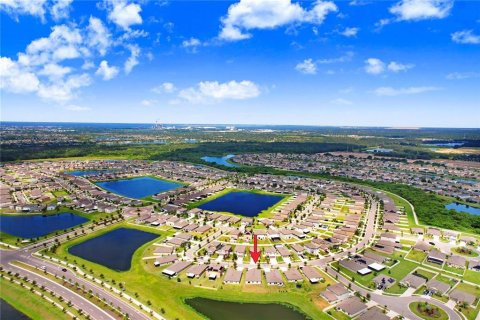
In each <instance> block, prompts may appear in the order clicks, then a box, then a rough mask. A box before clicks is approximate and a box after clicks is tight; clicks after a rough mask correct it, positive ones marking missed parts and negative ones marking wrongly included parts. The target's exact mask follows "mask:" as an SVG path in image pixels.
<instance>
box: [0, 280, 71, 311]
mask: <svg viewBox="0 0 480 320" xmlns="http://www.w3.org/2000/svg"><path fill="white" fill-rule="evenodd" d="M0 288H1V293H2V297H1V298H2V299H3V300H5V301H6V302H8V303H9V304H10V305H11V306H13V307H14V308H15V309H17V310H19V311H20V312H22V313H24V314H25V315H27V316H28V317H30V318H31V319H34V320H49V319H51V320H62V319H65V320H67V319H71V318H70V316H68V315H67V314H65V313H63V312H62V310H60V309H58V308H57V307H55V306H52V305H51V304H50V303H48V302H47V301H46V300H44V299H43V298H41V297H40V296H38V295H36V294H34V293H32V292H30V291H29V290H27V289H24V288H22V287H20V286H19V285H18V284H14V283H11V282H10V281H7V280H5V279H4V278H1V279H0ZM2 319H3V317H2Z"/></svg>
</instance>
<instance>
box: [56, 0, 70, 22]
mask: <svg viewBox="0 0 480 320" xmlns="http://www.w3.org/2000/svg"><path fill="white" fill-rule="evenodd" d="M72 2H73V0H55V1H53V6H52V7H51V8H50V14H51V15H52V17H53V19H54V20H60V19H64V18H68V15H69V13H70V5H71V4H72Z"/></svg>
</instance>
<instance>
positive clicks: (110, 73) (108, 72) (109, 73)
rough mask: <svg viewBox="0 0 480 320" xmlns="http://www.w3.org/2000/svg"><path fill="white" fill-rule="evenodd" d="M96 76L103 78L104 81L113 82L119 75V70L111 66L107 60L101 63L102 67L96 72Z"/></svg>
mask: <svg viewBox="0 0 480 320" xmlns="http://www.w3.org/2000/svg"><path fill="white" fill-rule="evenodd" d="M95 74H96V75H98V76H101V77H102V78H103V80H111V79H113V78H115V77H116V76H117V74H118V68H117V67H115V66H111V67H110V66H109V65H108V62H107V61H106V60H103V61H102V62H100V66H99V67H98V69H97V72H95Z"/></svg>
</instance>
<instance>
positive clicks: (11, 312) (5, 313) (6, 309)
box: [0, 299, 30, 320]
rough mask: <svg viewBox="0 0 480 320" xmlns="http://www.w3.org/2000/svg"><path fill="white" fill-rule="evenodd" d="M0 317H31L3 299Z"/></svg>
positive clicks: (26, 319) (11, 319)
mask: <svg viewBox="0 0 480 320" xmlns="http://www.w3.org/2000/svg"><path fill="white" fill-rule="evenodd" d="M0 316H1V317H0V319H9V320H29V319H30V317H28V316H27V315H25V314H23V313H22V312H20V311H19V310H17V309H15V308H14V307H13V306H12V305H10V304H9V303H8V302H6V301H5V300H3V299H0Z"/></svg>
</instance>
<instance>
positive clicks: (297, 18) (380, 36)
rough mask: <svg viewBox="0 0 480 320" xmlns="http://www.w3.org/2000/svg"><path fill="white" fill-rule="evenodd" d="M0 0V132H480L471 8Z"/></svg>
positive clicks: (270, 1)
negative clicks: (87, 126) (79, 128)
mask: <svg viewBox="0 0 480 320" xmlns="http://www.w3.org/2000/svg"><path fill="white" fill-rule="evenodd" d="M32 4H33V3H29V2H28V1H27V2H25V1H19V0H11V1H8V2H5V1H0V10H1V13H0V15H1V16H0V18H1V39H2V52H1V58H0V80H1V82H0V88H1V97H0V106H1V120H2V121H30V122H38V121H42V122H96V123H154V122H155V121H157V120H158V121H159V122H160V123H164V124H188V123H191V124H217V125H218V124H234V125H240V124H260V125H307V126H309V125H310V126H347V127H450V128H478V127H480V121H479V120H478V119H480V103H479V101H480V90H479V88H480V15H479V14H478V12H480V2H471V1H453V0H399V1H381V2H379V1H363V0H360V1H358V0H354V1H337V2H334V1H314V2H313V1H312V2H296V1H291V0H240V1H228V2H222V1H130V0H118V1H113V0H105V1H99V2H94V1H72V0H38V1H36V2H35V5H32Z"/></svg>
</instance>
